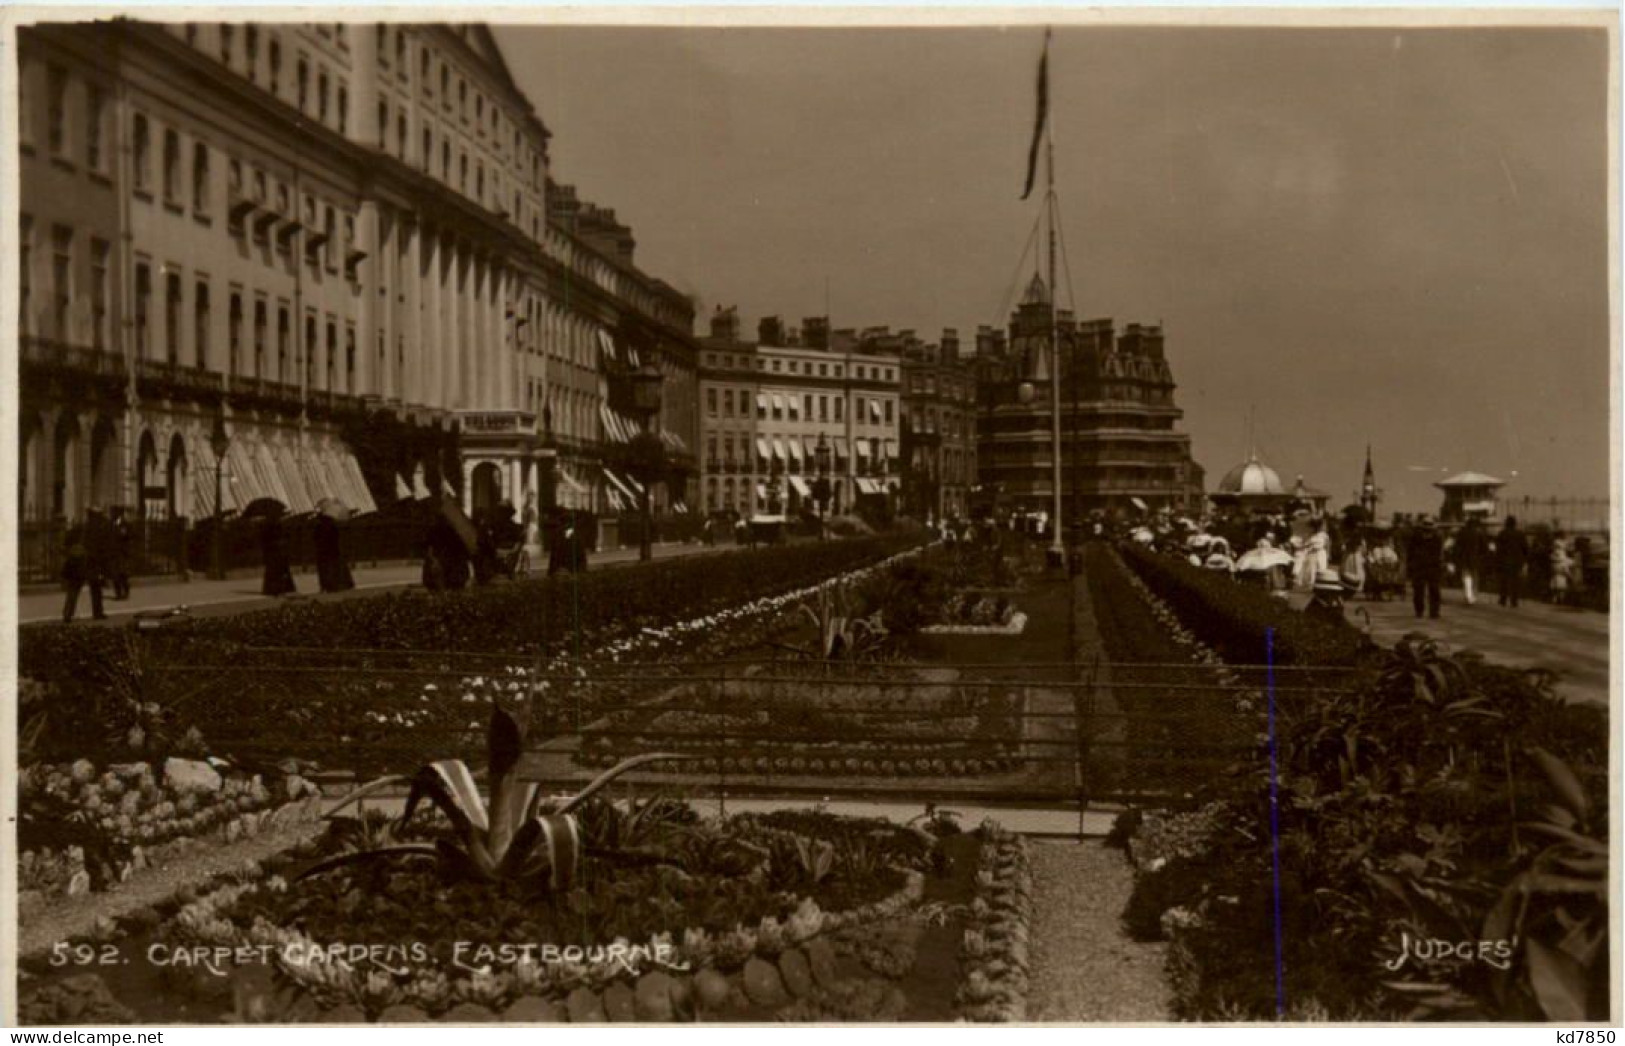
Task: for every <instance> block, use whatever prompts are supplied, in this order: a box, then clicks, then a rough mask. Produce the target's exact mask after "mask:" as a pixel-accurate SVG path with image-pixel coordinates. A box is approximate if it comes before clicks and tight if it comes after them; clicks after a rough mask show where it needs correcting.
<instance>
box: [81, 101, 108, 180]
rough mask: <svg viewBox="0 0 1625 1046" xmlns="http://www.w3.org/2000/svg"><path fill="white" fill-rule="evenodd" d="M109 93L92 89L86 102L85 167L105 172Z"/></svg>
mask: <svg viewBox="0 0 1625 1046" xmlns="http://www.w3.org/2000/svg"><path fill="white" fill-rule="evenodd" d="M106 142H107V92H105V91H103V90H102V89H101V88H100V87H94V86H93V87H91V88H90V94H89V96H88V98H87V99H86V102H85V166H86V167H89V168H90V169H91V170H93V171H105V170H106V167H105V164H106V163H107V148H106Z"/></svg>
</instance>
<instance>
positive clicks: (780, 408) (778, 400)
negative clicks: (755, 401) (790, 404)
mask: <svg viewBox="0 0 1625 1046" xmlns="http://www.w3.org/2000/svg"><path fill="white" fill-rule="evenodd" d="M773 420H774V421H783V420H784V397H783V396H777V395H775V396H774V397H773Z"/></svg>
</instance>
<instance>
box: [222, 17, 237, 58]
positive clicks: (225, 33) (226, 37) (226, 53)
mask: <svg viewBox="0 0 1625 1046" xmlns="http://www.w3.org/2000/svg"><path fill="white" fill-rule="evenodd" d="M232 28H233V27H232V26H230V25H225V24H222V25H221V26H220V60H221V61H222V62H225V63H226V64H227V65H230V64H231V52H232V46H231V45H232V43H233V42H234V41H233V39H232Z"/></svg>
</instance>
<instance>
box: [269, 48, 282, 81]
mask: <svg viewBox="0 0 1625 1046" xmlns="http://www.w3.org/2000/svg"><path fill="white" fill-rule="evenodd" d="M267 57H268V58H269V60H270V65H271V93H272V94H276V93H278V92H279V91H280V90H281V88H282V44H281V42H280V41H278V40H277V39H276V37H272V38H271V47H270V51H269V54H268V56H267Z"/></svg>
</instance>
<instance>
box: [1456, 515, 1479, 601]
mask: <svg viewBox="0 0 1625 1046" xmlns="http://www.w3.org/2000/svg"><path fill="white" fill-rule="evenodd" d="M1484 546H1485V540H1484V528H1483V526H1482V525H1481V524H1480V523H1479V522H1478V520H1477V519H1476V518H1475V519H1469V520H1468V521H1467V523H1466V524H1465V525H1464V526H1463V527H1462V528H1461V532H1460V533H1459V534H1457V535H1456V547H1455V561H1456V573H1458V574H1460V575H1461V591H1462V594H1463V595H1464V596H1466V597H1467V605H1468V606H1472V605H1473V603H1474V601H1475V599H1476V597H1477V595H1478V593H1477V591H1476V590H1477V588H1478V575H1479V571H1480V570H1482V569H1483V565H1484V551H1485V548H1484Z"/></svg>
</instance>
